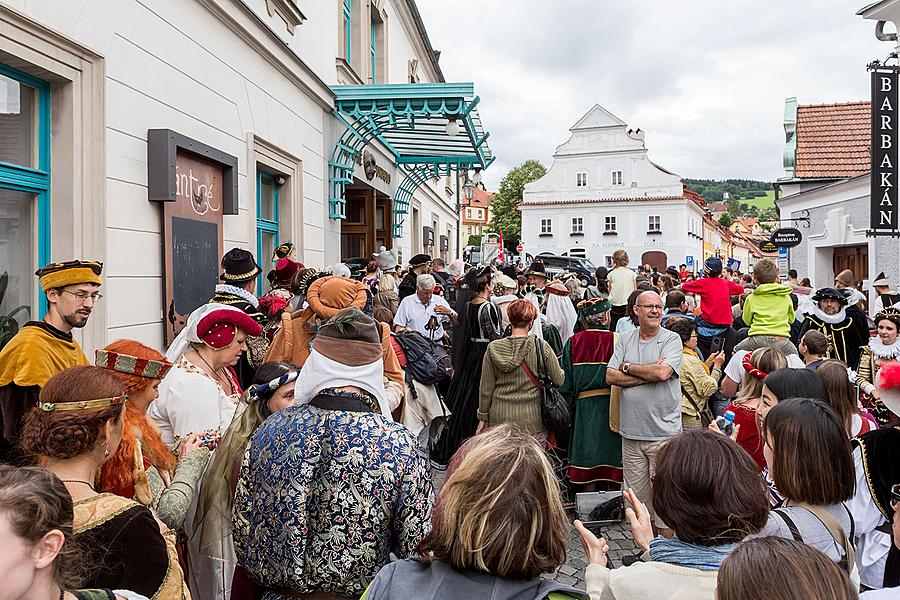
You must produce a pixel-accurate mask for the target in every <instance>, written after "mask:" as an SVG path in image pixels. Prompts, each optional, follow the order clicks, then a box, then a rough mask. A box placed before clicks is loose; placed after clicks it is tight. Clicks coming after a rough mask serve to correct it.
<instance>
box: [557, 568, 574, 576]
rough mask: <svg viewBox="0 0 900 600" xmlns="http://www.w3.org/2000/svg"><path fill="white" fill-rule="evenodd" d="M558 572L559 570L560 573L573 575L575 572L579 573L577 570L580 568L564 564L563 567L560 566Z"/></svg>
mask: <svg viewBox="0 0 900 600" xmlns="http://www.w3.org/2000/svg"><path fill="white" fill-rule="evenodd" d="M558 572H559V573H562V574H563V575H569V576H571V575H574V574H575V573H577V572H578V569H577V568H572V566H571V565H563V566H561V567H560V568H559V570H558Z"/></svg>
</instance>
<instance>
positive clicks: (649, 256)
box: [641, 250, 666, 273]
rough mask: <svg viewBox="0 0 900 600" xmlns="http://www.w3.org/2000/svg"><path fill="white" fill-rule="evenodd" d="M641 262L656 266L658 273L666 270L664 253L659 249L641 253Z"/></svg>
mask: <svg viewBox="0 0 900 600" xmlns="http://www.w3.org/2000/svg"><path fill="white" fill-rule="evenodd" d="M641 264H642V265H650V266H651V267H656V270H657V271H659V272H660V273H662V272H664V271H665V270H666V253H665V252H660V251H659V250H651V251H650V252H644V253H643V254H642V255H641Z"/></svg>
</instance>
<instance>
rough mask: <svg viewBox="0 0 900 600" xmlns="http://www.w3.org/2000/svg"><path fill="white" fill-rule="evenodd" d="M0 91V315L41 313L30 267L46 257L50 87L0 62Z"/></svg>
mask: <svg viewBox="0 0 900 600" xmlns="http://www.w3.org/2000/svg"><path fill="white" fill-rule="evenodd" d="M0 91H2V92H3V94H0V125H2V133H0V263H2V264H0V272H3V271H8V285H7V288H6V290H4V292H5V293H4V294H3V299H2V307H0V317H2V316H3V315H6V314H9V312H11V311H12V310H13V309H14V308H16V307H17V306H20V305H27V306H29V307H31V309H32V310H31V313H30V317H31V318H32V319H35V318H43V316H44V313H45V312H46V310H47V306H46V302H42V301H40V300H38V301H37V306H34V301H35V288H34V286H35V285H37V281H36V279H35V277H34V271H35V270H36V269H37V267H39V266H43V265H45V264H47V263H49V262H50V86H49V84H47V82H45V81H42V80H40V79H37V78H35V77H32V76H31V75H28V74H27V73H22V72H21V71H18V70H16V69H13V68H11V67H8V66H6V65H4V64H2V63H0ZM23 222H24V224H23ZM23 225H24V226H23ZM35 254H36V255H35ZM10 307H11V308H10ZM35 308H36V309H37V310H36V311H35V310H34V309H35ZM24 316H25V314H24V312H20V313H18V314H17V315H16V318H17V320H18V321H19V322H20V323H21V322H23V321H25V320H27V319H26V318H21V317H24Z"/></svg>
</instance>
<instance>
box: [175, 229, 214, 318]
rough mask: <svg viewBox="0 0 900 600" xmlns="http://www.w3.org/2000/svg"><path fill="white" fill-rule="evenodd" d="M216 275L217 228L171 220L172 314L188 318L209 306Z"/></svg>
mask: <svg viewBox="0 0 900 600" xmlns="http://www.w3.org/2000/svg"><path fill="white" fill-rule="evenodd" d="M218 274H219V228H218V226H216V224H215V223H210V222H209V221H195V220H193V219H185V218H184V217H172V276H173V281H172V300H171V305H170V306H169V310H170V311H171V312H172V314H173V315H188V314H190V312H191V311H192V310H194V309H195V308H197V307H198V306H202V305H203V304H206V303H207V302H209V299H210V297H212V294H213V290H214V289H215V287H216V283H218Z"/></svg>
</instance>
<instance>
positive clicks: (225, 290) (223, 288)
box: [216, 283, 259, 308]
mask: <svg viewBox="0 0 900 600" xmlns="http://www.w3.org/2000/svg"><path fill="white" fill-rule="evenodd" d="M216 293H217V294H231V295H233V296H240V297H241V298H242V299H244V300H246V301H247V302H249V303H250V304H252V305H253V308H259V300H258V299H257V298H256V296H254V295H253V294H252V293H251V292H248V291H247V290H245V289H243V288H239V287H234V286H233V285H228V284H227V283H219V284H217V285H216Z"/></svg>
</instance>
